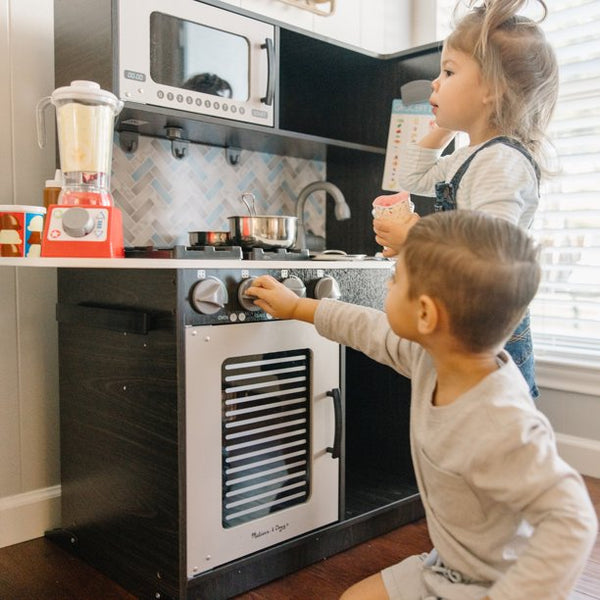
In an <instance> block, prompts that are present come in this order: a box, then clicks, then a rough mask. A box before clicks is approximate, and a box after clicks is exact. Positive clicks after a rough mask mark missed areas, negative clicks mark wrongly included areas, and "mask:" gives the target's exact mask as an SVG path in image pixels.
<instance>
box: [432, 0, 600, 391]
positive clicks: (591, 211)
mask: <svg viewBox="0 0 600 600" xmlns="http://www.w3.org/2000/svg"><path fill="white" fill-rule="evenodd" d="M535 4H536V3H530V5H531V6H533V5H535ZM547 5H548V7H549V15H548V17H547V18H546V20H545V21H544V22H543V23H542V27H543V28H544V30H545V32H546V35H547V36H548V39H549V41H550V42H551V44H552V45H553V47H554V49H555V52H556V55H557V59H558V62H559V69H560V91H559V99H558V104H557V108H556V111H555V115H554V118H553V121H552V124H551V126H550V130H549V133H550V135H551V137H552V140H553V143H554V146H555V148H556V151H557V154H558V158H559V169H560V172H559V174H558V175H557V176H555V177H553V178H551V179H548V180H546V182H545V183H544V185H543V188H542V199H541V203H540V207H539V209H538V213H537V216H536V219H535V221H534V224H533V227H532V233H533V235H534V236H535V237H536V239H537V240H538V241H539V242H540V244H541V246H542V257H541V261H542V267H543V278H542V283H541V285H540V289H539V292H538V294H537V296H536V298H535V299H534V301H533V303H532V306H531V315H532V330H533V338H534V347H535V352H536V361H537V365H538V378H539V383H540V385H542V386H545V387H555V388H557V389H566V390H569V391H576V392H581V393H589V394H593V395H597V394H598V383H599V382H600V28H598V20H600V0H552V1H551V2H547ZM453 7H454V0H438V5H437V8H438V14H437V23H438V24H439V25H441V26H444V27H448V25H449V22H450V15H451V12H452V8H453ZM531 16H534V15H533V14H532V15H531ZM447 33H448V30H447V29H446V30H444V31H442V30H441V28H440V27H438V35H439V37H440V39H442V38H443V37H445V36H446V35H447ZM563 366H564V367H566V368H565V369H563V368H561V367H563Z"/></svg>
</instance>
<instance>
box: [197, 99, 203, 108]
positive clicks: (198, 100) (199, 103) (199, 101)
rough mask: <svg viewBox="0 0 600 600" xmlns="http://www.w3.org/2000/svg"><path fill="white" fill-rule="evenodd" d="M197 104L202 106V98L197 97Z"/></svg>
mask: <svg viewBox="0 0 600 600" xmlns="http://www.w3.org/2000/svg"><path fill="white" fill-rule="evenodd" d="M196 106H202V98H196Z"/></svg>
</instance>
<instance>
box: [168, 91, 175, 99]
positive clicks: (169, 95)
mask: <svg viewBox="0 0 600 600" xmlns="http://www.w3.org/2000/svg"><path fill="white" fill-rule="evenodd" d="M173 98H175V96H174V94H173V92H167V100H173Z"/></svg>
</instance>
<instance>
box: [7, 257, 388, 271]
mask: <svg viewBox="0 0 600 600" xmlns="http://www.w3.org/2000/svg"><path fill="white" fill-rule="evenodd" d="M393 264H394V263H393V262H392V261H387V260H339V259H336V260H206V259H205V260H202V259H190V258H180V259H175V258H0V267H29V268H30V267H55V268H56V267H59V268H61V267H62V268H77V269H348V268H352V269H383V268H388V269H389V268H391V267H392V266H393Z"/></svg>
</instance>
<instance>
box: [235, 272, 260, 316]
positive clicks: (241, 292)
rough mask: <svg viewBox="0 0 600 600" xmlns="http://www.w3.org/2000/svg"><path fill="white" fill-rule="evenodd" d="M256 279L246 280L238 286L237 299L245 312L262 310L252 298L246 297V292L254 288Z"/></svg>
mask: <svg viewBox="0 0 600 600" xmlns="http://www.w3.org/2000/svg"><path fill="white" fill-rule="evenodd" d="M255 279H256V277H249V278H248V279H244V281H242V283H240V285H239V286H238V290H237V297H238V302H239V303H240V306H241V307H242V308H243V309H244V310H249V311H251V312H256V311H257V310H260V308H258V306H256V304H254V299H253V297H252V296H246V290H247V289H248V288H249V287H251V286H252V284H253V283H254V280H255Z"/></svg>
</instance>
